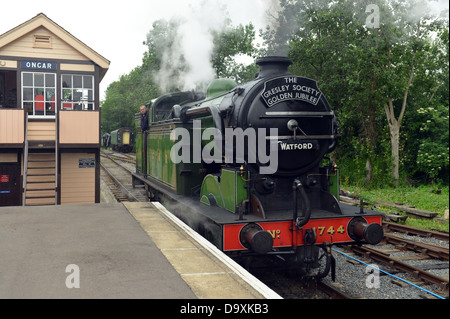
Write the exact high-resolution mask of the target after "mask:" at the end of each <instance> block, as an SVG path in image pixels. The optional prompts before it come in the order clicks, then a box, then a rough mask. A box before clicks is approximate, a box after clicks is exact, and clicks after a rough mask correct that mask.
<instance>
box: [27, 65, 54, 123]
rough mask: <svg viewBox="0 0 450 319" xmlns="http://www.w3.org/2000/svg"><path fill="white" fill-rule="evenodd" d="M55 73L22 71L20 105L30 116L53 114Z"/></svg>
mask: <svg viewBox="0 0 450 319" xmlns="http://www.w3.org/2000/svg"><path fill="white" fill-rule="evenodd" d="M55 103H56V74H54V73H37V72H22V107H23V108H24V109H25V110H26V111H28V115H32V116H54V115H55Z"/></svg>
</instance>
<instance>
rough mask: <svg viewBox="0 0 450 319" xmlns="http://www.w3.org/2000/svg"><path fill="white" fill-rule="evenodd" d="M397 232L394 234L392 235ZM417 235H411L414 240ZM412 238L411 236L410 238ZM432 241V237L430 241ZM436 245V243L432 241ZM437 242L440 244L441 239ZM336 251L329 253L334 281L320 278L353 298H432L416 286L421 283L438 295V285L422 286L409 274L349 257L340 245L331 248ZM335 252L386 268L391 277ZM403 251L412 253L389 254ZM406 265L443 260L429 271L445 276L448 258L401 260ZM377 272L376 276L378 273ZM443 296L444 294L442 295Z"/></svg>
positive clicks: (379, 246) (385, 247)
mask: <svg viewBox="0 0 450 319" xmlns="http://www.w3.org/2000/svg"><path fill="white" fill-rule="evenodd" d="M396 235H397V234H396ZM418 238H419V237H417V238H415V239H418ZM412 240H414V239H412ZM420 240H427V242H428V243H431V242H430V241H428V238H426V239H420ZM431 241H436V240H431ZM434 244H436V243H434ZM441 244H444V242H442V243H441ZM445 244H446V245H447V247H448V242H445ZM392 247H393V246H392V245H385V246H383V245H377V246H376V247H374V248H376V249H388V248H392ZM334 249H335V250H336V251H334V253H333V255H334V257H335V259H336V282H335V283H333V282H332V280H331V277H330V276H328V277H327V278H325V279H324V280H323V281H324V282H326V283H328V284H330V285H335V286H337V287H338V288H339V289H340V290H342V291H343V292H345V293H346V294H348V295H350V296H352V297H353V298H365V299H423V298H433V297H434V296H433V295H432V294H430V293H427V292H426V291H424V290H422V289H420V288H419V287H420V286H422V288H423V289H426V290H429V291H431V292H433V293H437V294H439V292H436V291H437V289H438V287H437V286H436V285H426V286H424V285H423V283H418V282H417V281H416V280H415V279H414V278H413V277H412V276H411V275H409V274H405V273H401V272H397V271H395V270H392V269H387V268H385V266H383V265H377V264H376V263H374V262H373V261H367V260H363V259H362V258H361V257H359V256H353V255H352V254H350V253H348V252H346V251H344V249H342V248H336V247H335V248H334ZM337 251H340V252H344V253H345V254H347V255H350V256H352V257H354V258H357V259H358V260H362V261H364V262H365V263H366V264H373V265H374V266H376V267H380V269H381V270H384V271H387V272H388V273H390V274H392V275H393V276H395V277H393V276H390V275H387V274H385V273H384V272H383V271H379V270H374V269H373V268H372V267H369V266H368V265H366V264H361V263H359V262H356V261H354V260H352V259H351V258H349V257H347V256H344V255H342V254H340V253H338V252H337ZM407 254H414V253H412V252H409V251H400V252H395V253H394V252H393V253H391V255H395V256H404V255H407ZM404 262H407V263H408V264H414V265H416V266H417V265H424V264H436V263H441V262H442V263H446V264H447V267H446V269H439V270H432V271H430V272H432V273H433V274H435V275H438V276H447V278H448V273H449V269H448V261H437V260H432V259H429V260H414V261H412V260H411V261H410V260H408V261H404ZM378 274H379V275H378ZM396 277H398V278H401V279H403V280H406V281H409V282H411V283H412V284H414V285H416V286H413V285H410V284H406V283H405V282H403V281H401V280H400V279H398V278H396ZM444 297H445V296H444Z"/></svg>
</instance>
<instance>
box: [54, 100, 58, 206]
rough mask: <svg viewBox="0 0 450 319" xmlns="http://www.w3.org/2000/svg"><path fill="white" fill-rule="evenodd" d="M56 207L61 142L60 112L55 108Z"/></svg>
mask: <svg viewBox="0 0 450 319" xmlns="http://www.w3.org/2000/svg"><path fill="white" fill-rule="evenodd" d="M55 112H56V114H55V205H58V190H59V187H58V164H59V163H58V141H59V126H58V123H59V112H58V109H57V108H56V107H55Z"/></svg>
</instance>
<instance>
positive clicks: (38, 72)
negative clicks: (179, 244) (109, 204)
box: [0, 13, 109, 206]
mask: <svg viewBox="0 0 450 319" xmlns="http://www.w3.org/2000/svg"><path fill="white" fill-rule="evenodd" d="M108 68H109V61H108V60H106V59H105V58H104V57H102V56H101V55H100V54H98V53H97V52H95V51H94V50H92V49H91V48H89V47H88V46H87V45H85V44H84V43H83V42H81V41H80V40H78V39H76V38H75V37H74V36H73V35H72V34H70V33H69V32H67V31H66V30H64V29H63V28H62V27H61V26H59V25H58V24H56V23H55V22H53V21H52V20H50V19H49V18H48V17H47V16H46V15H44V14H42V13H41V14H38V15H37V16H35V17H34V18H32V19H30V20H28V21H26V22H24V23H22V24H20V25H19V26H17V27H15V28H13V29H11V30H10V31H8V32H6V33H4V34H2V35H0V206H13V205H55V204H72V203H98V202H100V166H99V165H100V107H99V96H100V94H99V83H100V81H101V80H102V78H103V77H104V75H105V74H106V72H107V70H108Z"/></svg>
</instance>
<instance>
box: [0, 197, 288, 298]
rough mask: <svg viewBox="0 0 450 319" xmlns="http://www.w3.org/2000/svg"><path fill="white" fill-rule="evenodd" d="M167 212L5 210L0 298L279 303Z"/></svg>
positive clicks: (156, 207)
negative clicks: (201, 300)
mask: <svg viewBox="0 0 450 319" xmlns="http://www.w3.org/2000/svg"><path fill="white" fill-rule="evenodd" d="M167 213H168V212H167V211H165V209H164V207H162V206H161V205H160V204H159V203H155V204H153V203H131V202H130V203H117V204H92V205H90V204H80V205H64V206H41V207H0V256H1V258H0V298H12V299H15V298H50V299H53V298H65V299H71V298H83V299H108V298H122V299H128V298H133V299H265V298H270V299H278V298H280V297H279V296H278V295H277V294H276V293H275V292H273V291H271V290H270V289H269V288H267V287H266V286H265V285H264V284H262V283H261V282H259V281H258V280H257V279H256V278H253V277H252V276H251V275H250V274H248V273H246V272H245V270H243V269H241V268H240V266H238V265H237V264H233V261H231V260H229V258H228V257H227V256H225V255H224V254H222V253H221V252H220V251H218V250H214V248H215V247H213V248H211V247H209V246H208V244H209V243H208V242H206V243H204V242H202V239H201V238H200V239H199V238H196V235H195V234H196V233H195V234H189V230H188V229H186V228H185V227H184V226H183V225H182V223H181V224H179V223H178V221H176V220H173V217H170V216H169V215H167ZM168 216H169V217H168ZM175 219H176V218H175ZM197 236H198V234H197ZM209 245H210V244H209ZM211 246H212V245H211ZM230 261H231V262H230ZM77 284H78V287H77Z"/></svg>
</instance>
